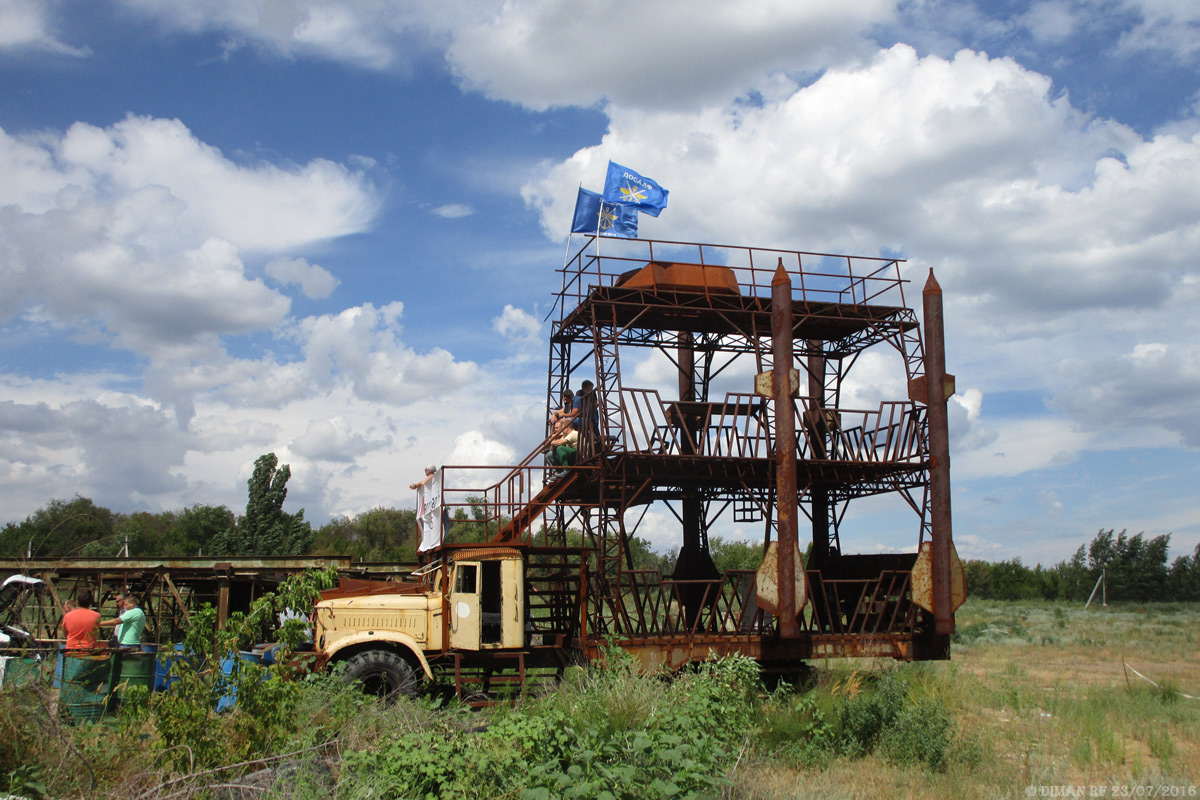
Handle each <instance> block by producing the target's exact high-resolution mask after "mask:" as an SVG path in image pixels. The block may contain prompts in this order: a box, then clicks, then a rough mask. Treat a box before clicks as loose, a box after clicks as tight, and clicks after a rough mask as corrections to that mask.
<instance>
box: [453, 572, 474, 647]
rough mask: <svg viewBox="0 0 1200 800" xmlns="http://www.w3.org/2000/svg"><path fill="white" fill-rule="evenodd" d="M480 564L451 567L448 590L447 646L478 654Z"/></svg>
mask: <svg viewBox="0 0 1200 800" xmlns="http://www.w3.org/2000/svg"><path fill="white" fill-rule="evenodd" d="M480 578H481V575H480V563H479V562H478V561H460V562H458V563H457V564H455V565H454V582H453V584H452V585H451V590H450V646H451V647H455V648H458V649H460V650H478V649H479V633H480V630H481V627H482V626H481V623H482V616H481V615H480V609H479V589H480V584H481V581H480Z"/></svg>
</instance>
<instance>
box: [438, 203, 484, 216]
mask: <svg viewBox="0 0 1200 800" xmlns="http://www.w3.org/2000/svg"><path fill="white" fill-rule="evenodd" d="M433 213H434V214H435V215H436V216H439V217H441V218H442V219H461V218H462V217H469V216H471V215H472V214H474V213H475V209H473V208H471V207H470V206H468V205H463V204H462V203H453V204H451V205H447V206H438V207H437V208H435V209H434V210H433Z"/></svg>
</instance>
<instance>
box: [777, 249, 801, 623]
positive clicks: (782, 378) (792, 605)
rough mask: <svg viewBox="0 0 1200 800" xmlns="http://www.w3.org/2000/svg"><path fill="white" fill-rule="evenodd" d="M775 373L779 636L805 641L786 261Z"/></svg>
mask: <svg viewBox="0 0 1200 800" xmlns="http://www.w3.org/2000/svg"><path fill="white" fill-rule="evenodd" d="M771 368H772V370H773V376H772V378H773V380H772V386H771V389H772V394H773V395H774V399H775V481H776V489H777V491H776V497H777V503H778V506H779V508H778V511H777V514H778V526H777V531H778V533H777V536H778V539H779V561H778V563H779V633H780V635H781V636H782V637H783V638H785V639H794V638H796V637H797V636H799V635H800V626H799V625H798V624H797V623H796V552H797V550H798V549H799V542H798V541H797V539H798V529H797V520H796V513H797V511H796V408H795V405H794V404H793V402H792V386H791V377H790V375H791V368H792V280H791V278H789V277H788V274H787V270H785V269H784V268H783V259H782V258H781V259H779V267H778V269H776V270H775V277H774V278H773V279H772V280H771Z"/></svg>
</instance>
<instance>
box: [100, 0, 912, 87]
mask: <svg viewBox="0 0 1200 800" xmlns="http://www.w3.org/2000/svg"><path fill="white" fill-rule="evenodd" d="M122 2H123V3H124V5H126V6H127V7H129V8H131V9H134V10H136V11H138V12H139V13H141V14H144V15H146V16H148V17H150V18H153V19H155V20H157V21H159V22H160V23H161V24H163V25H165V26H167V27H170V28H173V29H180V30H186V31H191V32H199V31H222V32H226V33H229V34H231V35H233V36H235V37H239V38H244V39H246V40H248V41H250V42H253V43H255V44H257V45H259V46H261V47H265V48H267V49H269V50H271V51H273V52H276V53H279V54H282V55H285V56H293V55H309V56H314V57H318V58H327V59H332V60H336V61H342V62H347V63H352V64H356V65H359V66H363V67H367V68H372V69H388V68H392V67H394V66H395V65H396V64H397V63H399V62H403V61H404V60H405V59H406V57H407V54H408V53H410V52H413V51H417V52H420V51H421V50H422V49H423V48H425V47H429V46H430V45H431V44H434V43H437V44H445V45H446V46H447V49H446V57H447V59H448V62H449V64H450V65H451V67H452V69H453V70H454V71H455V74H456V75H457V76H458V78H459V79H460V81H461V82H462V83H463V84H464V85H465V86H466V87H468V88H470V89H477V90H480V91H482V92H484V93H485V94H486V95H487V96H489V97H493V98H497V99H501V100H506V101H511V102H515V103H519V104H521V105H524V106H527V107H529V108H535V109H544V108H547V107H549V106H563V105H581V106H589V105H593V104H595V103H598V102H601V101H604V100H609V101H612V102H615V103H619V104H622V105H627V106H628V105H635V106H646V107H656V106H657V107H661V106H664V105H670V106H675V107H678V106H681V105H684V104H688V103H693V102H696V101H713V100H725V99H727V98H729V97H732V96H735V95H741V94H745V93H748V92H751V91H755V90H758V91H761V92H765V93H768V94H769V93H770V91H771V89H770V87H771V86H772V85H773V81H774V78H772V77H771V73H774V72H777V71H784V72H816V71H819V70H822V69H824V68H825V67H826V66H828V65H829V64H831V63H845V62H846V61H847V60H853V59H856V58H858V57H861V56H864V55H866V54H869V53H870V52H871V50H873V49H874V48H873V45H871V43H870V42H869V41H868V40H867V38H866V37H865V36H864V31H866V30H869V29H870V27H871V26H873V25H877V24H882V23H886V22H888V21H890V20H891V19H892V18H893V15H894V7H895V3H894V1H893V0H848V1H847V2H842V3H839V4H838V5H836V6H826V5H821V4H814V3H795V2H790V0H691V1H690V2H683V0H666V1H665V2H657V3H642V2H637V0H617V2H613V3H608V4H606V5H602V6H601V5H590V4H580V3H571V2H564V1H563V0H558V1H557V2H542V1H531V0H518V1H517V2H508V3H503V4H501V3H496V2H493V3H484V4H480V3H473V2H463V1H462V0H436V1H435V0H425V1H424V2H408V3H398V2H384V3H380V2H372V0H331V1H330V0H324V1H322V2H317V0H275V1H274V2H269V3H263V4H247V3H241V2H236V1H235V0H165V1H164V0H153V2H152V0H122ZM583 42H587V43H593V42H604V43H614V44H613V45H612V46H602V45H596V46H590V45H589V46H581V43H583ZM614 52H617V53H620V54H621V56H620V57H614V56H613V53H614ZM697 54H703V57H697Z"/></svg>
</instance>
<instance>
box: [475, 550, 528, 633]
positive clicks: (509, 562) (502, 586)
mask: <svg viewBox="0 0 1200 800" xmlns="http://www.w3.org/2000/svg"><path fill="white" fill-rule="evenodd" d="M524 577H525V570H524V564H523V563H522V562H521V560H520V559H516V558H505V559H500V560H497V561H484V562H483V563H482V564H480V573H479V610H480V615H479V616H480V619H481V621H482V623H483V627H482V633H481V636H480V646H481V647H524V646H525V582H524V580H523V579H524Z"/></svg>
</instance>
